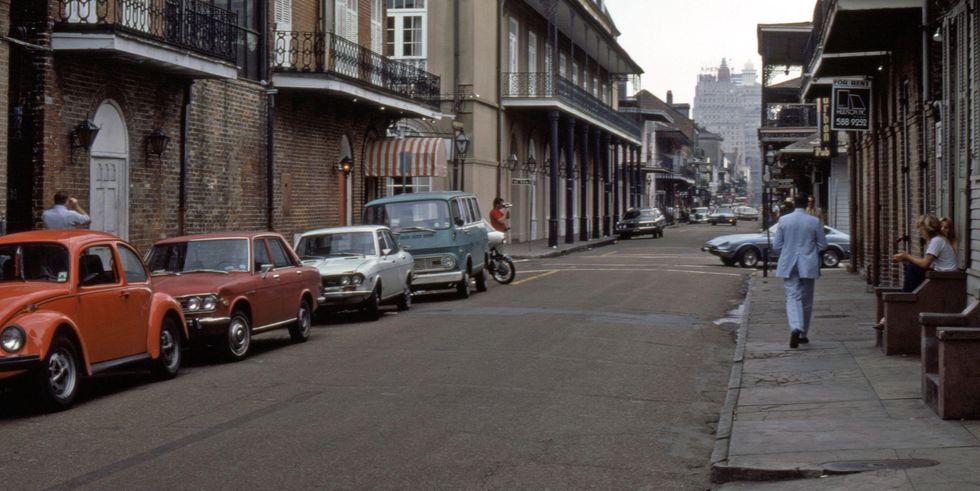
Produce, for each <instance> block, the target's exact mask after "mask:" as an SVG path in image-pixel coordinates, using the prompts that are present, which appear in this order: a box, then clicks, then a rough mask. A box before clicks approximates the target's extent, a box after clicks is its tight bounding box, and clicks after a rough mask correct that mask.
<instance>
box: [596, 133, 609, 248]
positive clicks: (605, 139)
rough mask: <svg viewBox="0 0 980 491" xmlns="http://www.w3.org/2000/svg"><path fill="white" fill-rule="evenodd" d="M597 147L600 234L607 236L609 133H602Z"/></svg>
mask: <svg viewBox="0 0 980 491" xmlns="http://www.w3.org/2000/svg"><path fill="white" fill-rule="evenodd" d="M599 148H600V149H601V150H602V158H601V159H600V160H601V161H602V235H604V236H606V237H609V234H610V226H612V223H611V222H610V221H609V208H610V206H609V205H610V203H609V198H610V197H611V195H612V193H611V191H612V189H611V188H612V183H610V181H609V133H603V134H602V146H601V147H599Z"/></svg>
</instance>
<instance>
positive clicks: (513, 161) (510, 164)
mask: <svg viewBox="0 0 980 491" xmlns="http://www.w3.org/2000/svg"><path fill="white" fill-rule="evenodd" d="M506 164H507V168H508V169H510V170H511V172H513V171H515V170H517V165H518V164H520V161H519V160H517V154H516V153H512V154H510V158H509V159H507V162H506Z"/></svg>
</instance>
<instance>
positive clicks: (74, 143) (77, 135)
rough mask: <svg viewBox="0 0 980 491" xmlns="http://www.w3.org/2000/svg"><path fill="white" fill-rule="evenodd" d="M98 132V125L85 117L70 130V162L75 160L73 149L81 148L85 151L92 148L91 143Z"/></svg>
mask: <svg viewBox="0 0 980 491" xmlns="http://www.w3.org/2000/svg"><path fill="white" fill-rule="evenodd" d="M98 134H99V127H98V126H96V125H95V123H94V122H92V120H91V119H89V118H85V121H82V122H81V123H78V126H76V127H75V129H74V130H72V132H71V138H70V139H71V141H70V144H71V155H70V156H69V157H70V159H71V161H72V163H74V162H75V149H76V148H81V149H83V150H85V151H86V152H87V151H89V150H91V149H92V144H93V143H95V137H96V136H98Z"/></svg>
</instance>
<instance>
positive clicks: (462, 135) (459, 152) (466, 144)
mask: <svg viewBox="0 0 980 491" xmlns="http://www.w3.org/2000/svg"><path fill="white" fill-rule="evenodd" d="M454 124H455V123H454ZM453 146H454V147H455V148H456V158H457V159H459V168H458V172H457V173H456V175H457V177H458V178H459V181H458V182H457V185H458V186H457V187H458V188H459V190H460V191H462V190H463V181H464V179H463V178H464V177H465V174H464V172H463V170H464V167H463V164H464V163H466V150H467V149H468V148H470V139H469V138H467V137H466V132H465V131H463V128H462V127H460V128H459V129H457V130H456V137H455V138H453Z"/></svg>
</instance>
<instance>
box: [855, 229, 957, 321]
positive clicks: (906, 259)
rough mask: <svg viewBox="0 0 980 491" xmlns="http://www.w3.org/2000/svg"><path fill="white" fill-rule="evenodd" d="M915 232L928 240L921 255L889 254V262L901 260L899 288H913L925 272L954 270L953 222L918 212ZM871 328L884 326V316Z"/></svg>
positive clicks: (910, 289) (924, 278)
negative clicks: (903, 264) (900, 284)
mask: <svg viewBox="0 0 980 491" xmlns="http://www.w3.org/2000/svg"><path fill="white" fill-rule="evenodd" d="M916 227H917V228H918V229H919V235H920V236H922V237H925V238H926V239H927V240H928V241H929V243H928V245H927V246H926V253H925V255H924V256H922V257H918V256H913V255H912V254H909V253H908V251H898V253H897V254H895V255H894V256H892V262H893V263H905V279H904V281H903V282H902V291H904V292H907V293H908V292H912V291H915V289H916V288H918V287H919V285H921V284H922V282H924V281H925V280H926V271H929V270H932V271H957V270H959V265H958V264H957V259H956V245H955V244H956V236H955V232H954V229H953V221H952V220H951V219H949V218H946V217H944V218H943V220H939V219H938V218H936V217H935V216H934V215H922V216H921V217H919V219H918V220H917V221H916ZM874 327H875V329H878V330H881V329H884V327H885V319H881V320H879V321H878V323H877V324H875V326H874Z"/></svg>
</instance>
